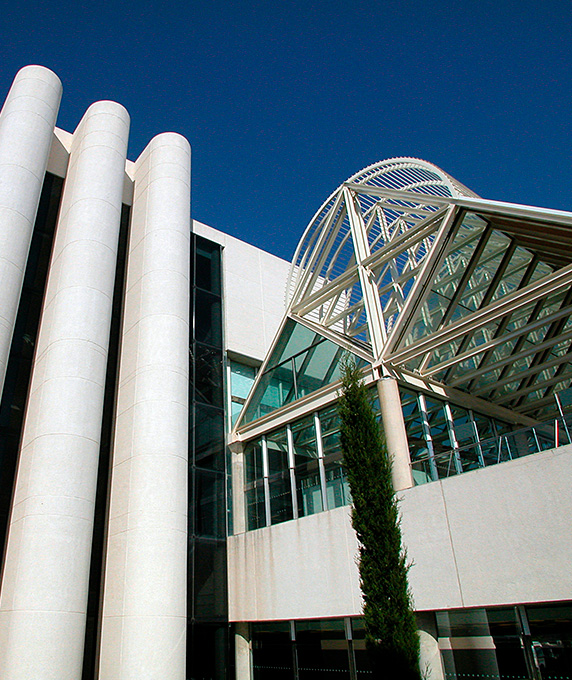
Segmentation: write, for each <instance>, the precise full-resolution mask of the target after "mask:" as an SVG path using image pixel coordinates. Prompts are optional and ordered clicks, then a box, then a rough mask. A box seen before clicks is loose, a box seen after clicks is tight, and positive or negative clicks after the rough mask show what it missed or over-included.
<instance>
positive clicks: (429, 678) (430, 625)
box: [416, 612, 445, 680]
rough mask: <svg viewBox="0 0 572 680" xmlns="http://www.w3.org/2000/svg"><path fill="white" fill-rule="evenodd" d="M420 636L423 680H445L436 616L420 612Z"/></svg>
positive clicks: (420, 661)
mask: <svg viewBox="0 0 572 680" xmlns="http://www.w3.org/2000/svg"><path fill="white" fill-rule="evenodd" d="M416 618H417V625H418V626H419V629H418V631H417V633H418V635H419V670H420V671H421V678H422V680H445V671H444V669H443V660H442V658H441V651H440V649H439V641H438V634H437V626H436V625H435V615H434V614H433V613H431V612H427V613H424V612H420V613H418V614H417V616H416Z"/></svg>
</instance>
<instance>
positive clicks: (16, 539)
mask: <svg viewBox="0 0 572 680" xmlns="http://www.w3.org/2000/svg"><path fill="white" fill-rule="evenodd" d="M128 134H129V116H128V114H127V112H126V111H125V109H124V108H123V107H122V106H120V105H119V104H115V103H114V102H98V103H96V104H93V105H92V106H90V107H89V109H88V110H87V111H86V113H85V115H84V117H83V118H82V120H81V122H80V124H79V126H78V128H77V130H76V132H75V133H74V138H73V143H72V146H71V155H70V165H69V171H68V175H67V179H66V182H65V185H64V191H63V196H62V205H61V209H60V214H59V219H58V224H57V226H56V234H55V240H54V246H53V252H52V260H51V266H50V271H49V275H48V281H47V287H46V294H45V299H44V306H43V310H42V318H41V320H40V329H39V333H38V341H37V346H36V354H35V357H34V365H33V369H32V379H31V384H30V396H29V400H28V405H27V411H26V417H25V421H24V430H23V435H22V444H21V451H20V458H19V461H18V470H17V478H16V485H15V491H14V498H13V503H12V513H11V517H10V524H9V534H8V542H7V548H6V557H5V566H4V573H3V580H2V593H1V598H0V678H2V680H29V679H30V678H41V679H42V680H72V679H73V680H79V679H80V678H81V673H82V663H83V644H84V635H85V617H86V608H87V596H88V580H89V567H90V557H91V540H92V532H93V516H94V506H95V492H96V481H97V469H98V457H99V444H100V437H101V419H102V412H103V395H104V387H105V376H106V369H107V352H108V344H109V328H110V323H111V311H112V298H113V288H114V283H115V267H116V259H117V242H118V236H119V223H120V217H121V196H122V192H123V175H124V168H125V154H126V151H127V139H128Z"/></svg>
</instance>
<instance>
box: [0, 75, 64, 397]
mask: <svg viewBox="0 0 572 680" xmlns="http://www.w3.org/2000/svg"><path fill="white" fill-rule="evenodd" d="M61 96H62V84H61V82H60V80H59V78H58V77H57V76H56V75H55V73H52V72H51V71H49V70H48V69H47V68H43V67H42V66H26V67H25V68H23V69H22V70H21V71H19V72H18V74H17V75H16V78H15V79H14V83H13V84H12V87H11V88H10V92H9V93H8V97H7V98H6V102H5V104H4V107H3V108H2V112H1V113H0V395H2V388H3V386H4V378H5V375H6V364H7V363H8V355H9V353H10V344H11V342H12V334H13V332H14V323H15V321H16V313H17V311H18V304H19V302H20V293H21V291H22V282H23V280H24V272H25V269H26V261H27V259H28V250H29V248H30V241H31V240H32V232H33V230H34V221H35V219H36V211H37V209H38V203H39V201H40V193H41V191H42V185H43V183H44V175H45V173H46V166H47V163H48V156H49V153H50V147H51V145H52V137H53V132H54V126H55V124H56V116H57V114H58V108H59V106H60V99H61Z"/></svg>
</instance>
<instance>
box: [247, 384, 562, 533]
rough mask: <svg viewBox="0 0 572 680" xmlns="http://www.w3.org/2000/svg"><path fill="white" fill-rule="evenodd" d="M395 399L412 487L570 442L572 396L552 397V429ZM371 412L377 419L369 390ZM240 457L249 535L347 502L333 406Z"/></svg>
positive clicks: (412, 396)
mask: <svg viewBox="0 0 572 680" xmlns="http://www.w3.org/2000/svg"><path fill="white" fill-rule="evenodd" d="M569 392H570V394H569ZM400 393H401V401H402V408H403V415H404V420H405V427H406V432H407V438H408V442H409V452H410V456H411V464H412V469H413V479H414V482H415V484H416V485H419V484H426V483H428V482H433V481H437V480H439V479H445V478H447V477H450V476H452V475H458V474H462V473H464V472H470V471H471V470H476V469H479V468H484V467H488V466H490V465H496V464H497V463H502V462H504V461H508V460H512V459H514V458H518V457H521V456H525V455H529V454H532V453H537V452H539V451H544V450H547V449H551V448H555V447H556V446H558V445H563V444H567V443H569V442H570V441H571V440H572V438H571V434H572V396H571V395H572V390H567V391H563V392H561V393H560V396H559V395H555V398H556V400H557V403H558V407H559V409H561V416H560V417H559V419H558V420H557V421H556V422H554V421H550V422H548V423H544V424H540V425H536V426H534V427H529V428H516V426H515V425H514V424H510V423H507V422H504V421H502V420H500V419H498V418H493V417H491V416H488V415H485V414H483V413H478V412H476V411H473V410H472V409H469V408H466V407H463V406H460V405H457V404H452V403H449V402H447V401H445V400H444V399H438V398H437V397H435V396H434V395H428V394H424V393H422V392H416V391H413V390H411V389H409V388H403V387H401V388H400ZM372 405H373V408H374V410H375V412H376V413H377V414H378V420H381V419H380V416H379V403H378V401H377V394H376V391H375V389H373V390H372ZM244 456H245V499H246V517H247V529H248V530H252V529H259V528H261V527H265V526H270V525H272V524H279V523H280V522H285V521H287V520H290V519H298V518H299V517H304V516H306V515H313V514H315V513H317V512H322V511H324V510H331V509H333V508H337V507H340V506H342V505H349V504H350V503H351V496H350V491H349V485H348V482H347V479H346V475H345V471H344V468H343V457H342V452H341V446H340V420H339V416H338V411H337V406H336V404H335V403H334V404H331V405H330V406H327V407H326V408H324V409H321V410H320V411H317V412H313V413H310V414H307V415H306V416H304V417H303V418H299V419H297V420H295V421H293V422H292V423H288V424H287V425H284V426H282V427H281V428H278V429H274V430H271V431H269V432H268V433H266V434H265V435H263V436H261V437H259V438H257V439H254V440H251V441H250V442H248V443H247V444H246V445H245V449H244Z"/></svg>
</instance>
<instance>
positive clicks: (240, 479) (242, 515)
mask: <svg viewBox="0 0 572 680" xmlns="http://www.w3.org/2000/svg"><path fill="white" fill-rule="evenodd" d="M229 448H230V453H231V463H230V466H231V468H230V469H231V475H232V489H233V493H232V533H233V534H234V535H235V536H236V535H237V534H243V533H244V532H245V531H246V502H245V497H244V446H243V444H242V442H232V444H230V446H229Z"/></svg>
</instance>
